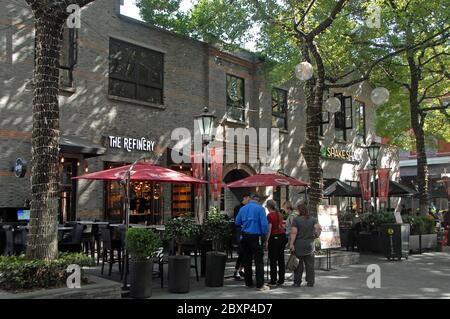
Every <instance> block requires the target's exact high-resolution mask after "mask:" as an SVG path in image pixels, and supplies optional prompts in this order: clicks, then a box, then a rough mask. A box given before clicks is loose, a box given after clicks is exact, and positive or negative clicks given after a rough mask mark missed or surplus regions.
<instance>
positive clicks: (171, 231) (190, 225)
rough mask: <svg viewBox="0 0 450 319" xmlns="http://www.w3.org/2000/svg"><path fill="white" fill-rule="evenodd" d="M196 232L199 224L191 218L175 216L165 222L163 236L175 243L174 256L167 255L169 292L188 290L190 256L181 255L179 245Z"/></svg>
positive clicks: (195, 234) (196, 233)
mask: <svg viewBox="0 0 450 319" xmlns="http://www.w3.org/2000/svg"><path fill="white" fill-rule="evenodd" d="M198 233H199V226H198V225H197V224H196V222H195V220H194V219H192V218H186V217H176V218H172V219H170V220H169V221H168V222H167V223H166V231H165V236H166V238H167V239H171V240H174V241H175V243H176V245H177V254H176V256H169V292H174V293H186V292H189V283H190V274H191V257H190V256H182V255H181V245H182V244H183V243H184V242H185V241H187V240H189V239H192V238H194V237H196V236H197V235H198Z"/></svg>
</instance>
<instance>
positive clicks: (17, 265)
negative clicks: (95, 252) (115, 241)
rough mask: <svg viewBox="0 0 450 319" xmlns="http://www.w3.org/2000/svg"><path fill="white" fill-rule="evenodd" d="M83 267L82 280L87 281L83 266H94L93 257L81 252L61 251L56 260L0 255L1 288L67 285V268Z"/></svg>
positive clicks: (21, 288)
mask: <svg viewBox="0 0 450 319" xmlns="http://www.w3.org/2000/svg"><path fill="white" fill-rule="evenodd" d="M72 264H76V265H78V266H80V267H81V270H82V272H81V276H82V282H83V283H86V281H87V278H86V277H85V276H84V273H83V267H89V266H93V265H94V264H95V263H94V261H93V260H92V258H90V257H88V256H86V255H83V254H80V253H60V254H59V256H58V259H55V260H49V261H46V260H41V259H33V260H28V259H26V258H25V256H23V255H22V256H0V289H4V290H9V291H13V292H16V291H22V290H34V289H42V288H57V287H64V286H65V285H66V280H67V277H68V276H69V273H67V271H66V269H67V267H68V266H69V265H72Z"/></svg>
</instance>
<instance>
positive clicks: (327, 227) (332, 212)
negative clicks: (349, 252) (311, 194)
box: [317, 205, 341, 249]
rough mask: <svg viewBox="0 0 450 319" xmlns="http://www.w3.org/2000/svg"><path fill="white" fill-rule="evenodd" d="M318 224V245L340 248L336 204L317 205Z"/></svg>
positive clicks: (323, 247) (325, 247)
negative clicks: (320, 230) (320, 231)
mask: <svg viewBox="0 0 450 319" xmlns="http://www.w3.org/2000/svg"><path fill="white" fill-rule="evenodd" d="M317 216H318V218H319V224H320V226H321V227H322V233H321V234H320V245H321V248H322V249H330V248H340V247H341V236H340V235H339V220H338V211H337V206H336V205H319V212H318V214H317Z"/></svg>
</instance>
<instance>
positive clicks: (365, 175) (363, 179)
mask: <svg viewBox="0 0 450 319" xmlns="http://www.w3.org/2000/svg"><path fill="white" fill-rule="evenodd" d="M358 175H359V185H360V186H361V195H362V198H363V200H370V193H371V191H370V170H368V169H361V170H359V171H358Z"/></svg>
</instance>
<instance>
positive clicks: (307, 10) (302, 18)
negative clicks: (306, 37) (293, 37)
mask: <svg viewBox="0 0 450 319" xmlns="http://www.w3.org/2000/svg"><path fill="white" fill-rule="evenodd" d="M315 2H316V0H311V2H310V3H309V6H308V8H306V11H305V12H304V13H303V16H302V17H301V19H300V20H299V21H298V22H296V23H295V30H297V29H298V26H299V25H301V24H302V23H303V20H305V18H306V16H307V15H308V13H309V10H311V8H312V6H313V5H314V3H315Z"/></svg>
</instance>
